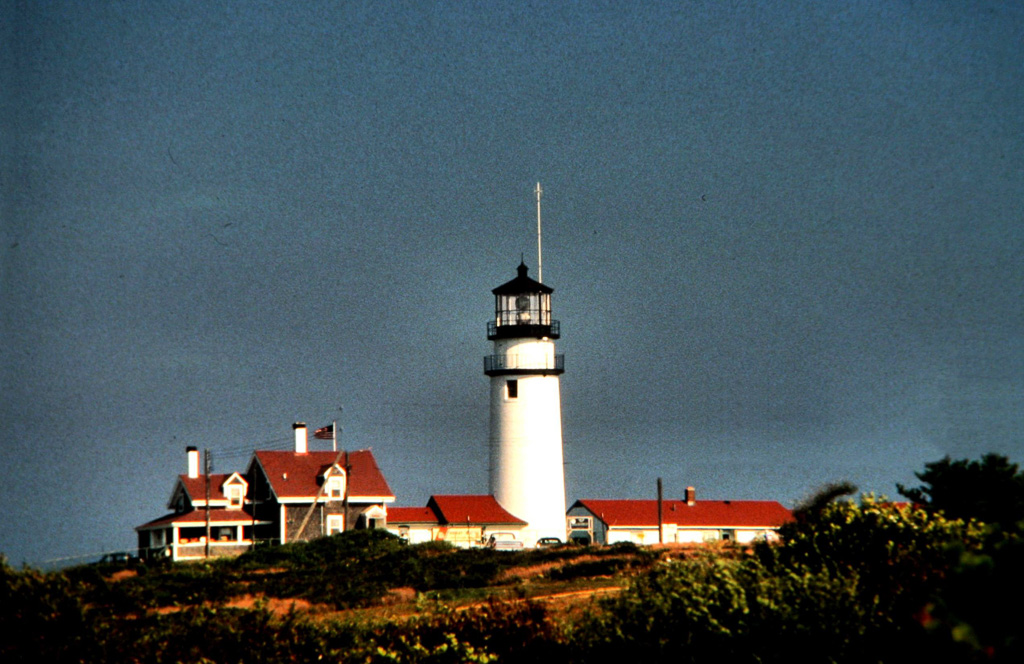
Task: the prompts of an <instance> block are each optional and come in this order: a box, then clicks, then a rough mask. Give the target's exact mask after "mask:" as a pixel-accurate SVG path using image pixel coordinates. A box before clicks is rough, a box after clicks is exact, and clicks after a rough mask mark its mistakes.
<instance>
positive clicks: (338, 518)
mask: <svg viewBox="0 0 1024 664" xmlns="http://www.w3.org/2000/svg"><path fill="white" fill-rule="evenodd" d="M324 529H325V534H327V535H334V534H336V533H343V532H345V515H344V514H328V515H327V523H326V524H325V526H324Z"/></svg>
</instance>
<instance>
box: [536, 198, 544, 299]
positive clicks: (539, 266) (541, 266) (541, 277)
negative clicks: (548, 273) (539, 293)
mask: <svg viewBox="0 0 1024 664" xmlns="http://www.w3.org/2000/svg"><path fill="white" fill-rule="evenodd" d="M535 191H536V192H537V281H538V282H540V283H544V262H543V261H542V260H541V244H540V195H541V194H542V193H544V190H543V189H541V188H540V182H538V183H537V189H536V190H535Z"/></svg>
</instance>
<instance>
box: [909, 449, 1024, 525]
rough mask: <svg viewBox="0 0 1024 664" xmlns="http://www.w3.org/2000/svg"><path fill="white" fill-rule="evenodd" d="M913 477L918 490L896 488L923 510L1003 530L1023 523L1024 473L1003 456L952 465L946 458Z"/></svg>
mask: <svg viewBox="0 0 1024 664" xmlns="http://www.w3.org/2000/svg"><path fill="white" fill-rule="evenodd" d="M914 474H915V475H917V479H919V480H921V481H922V482H923V484H922V485H921V486H919V487H916V488H907V487H905V486H903V485H902V484H897V485H896V487H897V489H898V490H899V492H900V494H901V495H903V496H906V497H907V498H909V499H910V500H912V501H913V502H914V503H916V504H918V505H921V506H922V507H924V508H925V509H928V510H930V511H936V512H942V513H943V514H945V515H946V516H948V517H950V518H953V519H977V520H979V521H982V522H984V523H988V524H999V525H1000V526H1002V527H1004V528H1006V527H1011V528H1012V527H1015V526H1016V524H1017V523H1018V522H1019V521H1020V520H1021V519H1024V472H1022V471H1021V470H1020V469H1019V468H1018V467H1017V464H1015V463H1011V462H1010V460H1009V459H1007V458H1006V457H1004V456H1001V455H999V454H986V455H984V456H983V457H982V458H981V460H980V461H975V460H969V459H958V460H956V461H953V460H951V459H950V458H949V457H948V456H947V457H945V458H944V459H941V460H939V461H935V462H933V463H926V464H925V470H924V472H921V473H914Z"/></svg>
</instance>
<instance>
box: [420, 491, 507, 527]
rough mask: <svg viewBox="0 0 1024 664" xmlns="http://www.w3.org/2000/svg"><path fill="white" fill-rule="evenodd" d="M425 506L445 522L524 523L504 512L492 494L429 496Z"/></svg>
mask: <svg viewBox="0 0 1024 664" xmlns="http://www.w3.org/2000/svg"><path fill="white" fill-rule="evenodd" d="M427 507H429V508H431V509H433V510H434V512H436V513H437V515H438V520H439V521H442V522H445V523H452V524H458V523H467V522H468V523H483V524H508V525H519V526H525V525H526V522H525V521H523V520H522V519H518V518H516V517H514V516H512V515H511V514H509V513H508V512H506V511H505V508H504V507H502V506H501V505H500V504H498V501H497V500H495V499H494V496H478V495H461V496H460V495H456V496H431V497H430V500H428V501H427Z"/></svg>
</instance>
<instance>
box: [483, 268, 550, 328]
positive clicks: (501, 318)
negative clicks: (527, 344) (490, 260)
mask: <svg viewBox="0 0 1024 664" xmlns="http://www.w3.org/2000/svg"><path fill="white" fill-rule="evenodd" d="M528 271H529V268H528V267H526V265H525V264H524V263H520V264H519V268H518V274H517V276H516V278H515V279H513V280H512V281H509V282H507V283H504V284H502V285H500V286H498V287H497V288H495V289H494V290H492V291H491V292H492V293H494V320H493V321H491V322H489V323H488V324H487V338H488V339H490V340H492V341H493V340H494V339H514V338H523V337H526V338H530V337H533V338H537V339H557V338H558V334H559V329H558V328H559V326H558V321H557V320H552V319H551V293H553V292H554V290H555V289H553V288H551V287H550V286H545V285H544V284H542V283H540V282H539V281H535V280H533V279H531V278H530V277H529V276H527V272H528Z"/></svg>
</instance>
